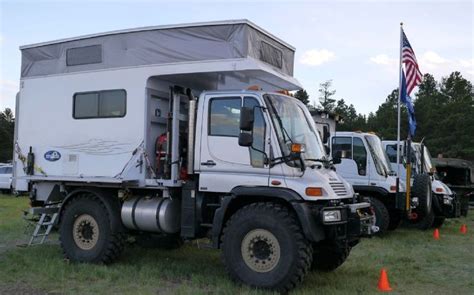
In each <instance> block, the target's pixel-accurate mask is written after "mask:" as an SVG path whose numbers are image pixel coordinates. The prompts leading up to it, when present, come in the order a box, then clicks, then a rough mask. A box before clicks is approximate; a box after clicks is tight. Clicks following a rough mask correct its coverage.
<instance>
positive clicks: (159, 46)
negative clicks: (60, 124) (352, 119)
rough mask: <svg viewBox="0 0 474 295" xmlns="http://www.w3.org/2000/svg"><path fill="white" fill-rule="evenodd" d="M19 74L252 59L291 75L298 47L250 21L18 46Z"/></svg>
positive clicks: (104, 35)
mask: <svg viewBox="0 0 474 295" xmlns="http://www.w3.org/2000/svg"><path fill="white" fill-rule="evenodd" d="M20 49H21V51H22V68H21V76H22V78H25V77H32V76H45V75H53V74H62V73H71V72H81V71H89V70H103V69H111V68H126V67H137V66H150V65H165V64H177V63H183V62H184V63H189V62H193V63H195V62H201V61H223V60H229V61H231V60H236V59H249V58H250V59H254V60H257V61H259V62H263V63H264V64H266V65H268V66H271V67H272V68H273V70H274V71H276V72H278V73H279V74H283V75H285V76H289V77H292V76H293V63H294V51H295V49H294V47H292V46H290V45H289V44H287V43H286V42H284V41H282V40H280V39H278V38H277V37H275V36H273V35H272V34H270V33H268V32H267V31H265V30H263V29H262V28H260V27H258V26H257V25H255V24H253V23H252V22H250V21H248V20H230V21H219V22H204V23H193V24H180V25H170V26H154V27H144V28H136V29H128V30H120V31H112V32H107V33H100V34H93V35H85V36H80V37H76V38H67V39H62V40H56V41H51V42H44V43H37V44H32V45H26V46H22V47H20Z"/></svg>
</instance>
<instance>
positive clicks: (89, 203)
mask: <svg viewBox="0 0 474 295" xmlns="http://www.w3.org/2000/svg"><path fill="white" fill-rule="evenodd" d="M113 207H114V206H106V205H105V204H104V203H103V201H102V200H101V199H100V198H98V197H97V196H95V195H94V194H92V193H90V194H89V193H85V194H82V195H79V196H77V197H75V198H74V199H73V200H71V201H69V202H68V203H67V204H66V207H65V208H64V210H63V212H62V216H61V223H60V229H59V232H60V242H61V247H62V249H63V252H64V256H65V257H66V259H69V260H70V261H73V262H91V263H104V264H108V263H111V262H113V261H114V260H116V259H117V258H118V257H119V256H120V254H121V253H122V251H123V248H124V234H123V231H122V225H121V222H120V215H119V211H118V210H117V211H115V210H112V208H113Z"/></svg>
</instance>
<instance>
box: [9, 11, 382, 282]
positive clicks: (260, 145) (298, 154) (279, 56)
mask: <svg viewBox="0 0 474 295" xmlns="http://www.w3.org/2000/svg"><path fill="white" fill-rule="evenodd" d="M21 49H22V55H23V59H22V61H23V64H22V78H21V85H22V86H21V90H20V93H19V96H18V101H17V108H16V109H17V115H16V120H17V122H18V123H19V124H17V130H16V131H17V132H16V134H17V137H16V142H15V158H14V167H15V169H14V172H15V178H14V185H15V187H16V189H18V190H29V191H30V198H31V202H32V205H33V206H35V208H34V209H33V211H34V212H36V213H41V214H43V215H42V216H44V214H51V213H53V214H57V218H58V220H57V221H56V222H57V223H59V228H60V229H59V233H60V241H61V247H62V249H63V251H64V253H65V256H66V258H67V259H69V260H70V261H73V262H92V263H110V262H112V261H114V260H116V259H117V258H118V257H119V256H120V254H121V252H122V250H123V246H124V236H125V234H135V235H137V237H138V238H139V239H140V238H144V239H146V240H147V241H148V242H150V241H151V242H152V243H156V244H157V245H158V244H163V243H165V244H167V245H173V246H174V247H178V246H179V245H181V244H182V242H181V241H182V240H183V239H199V238H203V237H210V238H211V246H212V247H214V248H220V249H221V250H222V257H223V261H224V264H225V267H226V269H227V271H228V273H229V274H230V276H231V277H232V278H233V279H235V280H237V281H240V282H243V283H245V284H248V285H251V286H255V287H259V288H268V289H272V290H277V291H288V290H290V289H292V288H294V287H295V286H296V285H297V284H298V283H300V282H301V281H302V279H303V278H304V276H305V274H306V273H307V272H308V271H309V270H310V269H323V270H333V269H335V268H337V267H338V266H339V265H341V264H342V263H343V262H344V260H345V259H346V257H347V256H348V254H349V252H350V250H351V248H352V247H353V246H355V245H356V244H357V243H358V241H359V239H360V238H361V237H362V236H365V235H370V234H371V233H372V232H373V230H374V229H375V228H374V227H373V226H372V223H373V217H372V215H371V213H370V204H369V203H367V202H363V201H362V200H360V199H358V198H357V197H356V195H355V194H354V191H353V190H352V187H351V186H350V185H349V184H348V183H347V182H346V181H345V180H344V179H343V178H341V177H340V176H338V175H337V174H336V173H335V172H334V171H333V170H332V169H331V167H330V163H329V161H328V160H327V156H326V154H325V152H324V148H323V145H322V143H321V139H320V137H319V135H318V134H317V132H316V128H315V125H314V123H313V122H312V120H311V116H310V114H309V112H308V110H307V109H306V107H305V106H304V105H303V104H302V103H301V102H299V101H298V100H296V99H294V98H292V97H290V96H287V95H285V94H282V93H281V92H280V93H278V92H277V91H279V90H280V89H288V90H295V89H299V88H300V86H299V83H298V81H297V80H296V79H295V78H293V76H292V75H293V60H294V48H293V47H291V46H290V45H288V44H287V43H285V42H284V41H282V40H280V39H278V38H276V37H274V36H273V35H271V34H270V33H268V32H266V31H264V30H263V29H261V28H259V27H258V26H256V25H254V24H253V23H251V22H249V21H246V20H239V21H225V22H212V23H199V24H186V25H178V26H162V27H152V28H142V29H133V30H126V31H119V32H111V33H105V34H96V35H90V36H85V37H79V38H71V39H66V40H59V41H53V42H47V43H41V44H36V45H29V46H24V47H22V48H21ZM255 84H258V85H259V86H258V87H256V86H253V87H250V88H249V87H248V86H249V85H255ZM236 89H238V90H236ZM239 89H246V90H239ZM260 89H264V90H260ZM39 114H40V115H39ZM24 171H26V173H25V172H24ZM58 204H59V206H58ZM55 208H58V209H57V210H55ZM54 216H55V215H53V217H54ZM53 221H54V218H53Z"/></svg>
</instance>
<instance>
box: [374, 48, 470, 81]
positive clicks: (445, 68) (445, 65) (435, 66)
mask: <svg viewBox="0 0 474 295" xmlns="http://www.w3.org/2000/svg"><path fill="white" fill-rule="evenodd" d="M370 61H371V62H372V63H374V64H377V65H379V66H382V67H384V68H385V70H387V71H389V72H394V71H398V62H399V61H398V58H392V57H390V56H388V55H387V54H378V55H376V56H374V57H371V58H370ZM418 64H419V66H420V70H421V72H422V73H430V74H433V75H434V76H435V77H436V78H441V77H443V76H446V75H449V74H450V73H451V72H454V71H460V72H461V73H462V74H467V75H469V76H470V77H467V78H468V79H471V80H472V78H473V77H474V59H449V58H446V57H443V56H441V55H439V54H438V53H436V52H434V51H432V50H428V51H425V52H424V53H422V54H421V55H419V56H418Z"/></svg>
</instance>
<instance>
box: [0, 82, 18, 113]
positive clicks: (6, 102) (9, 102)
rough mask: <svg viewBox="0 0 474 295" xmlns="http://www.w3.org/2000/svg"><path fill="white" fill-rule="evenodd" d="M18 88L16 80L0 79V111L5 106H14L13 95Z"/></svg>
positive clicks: (14, 95)
mask: <svg viewBox="0 0 474 295" xmlns="http://www.w3.org/2000/svg"><path fill="white" fill-rule="evenodd" d="M18 90H19V84H18V82H15V81H12V80H2V79H0V111H1V110H3V109H4V108H6V107H9V108H14V107H15V97H16V93H17V92H18Z"/></svg>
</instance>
